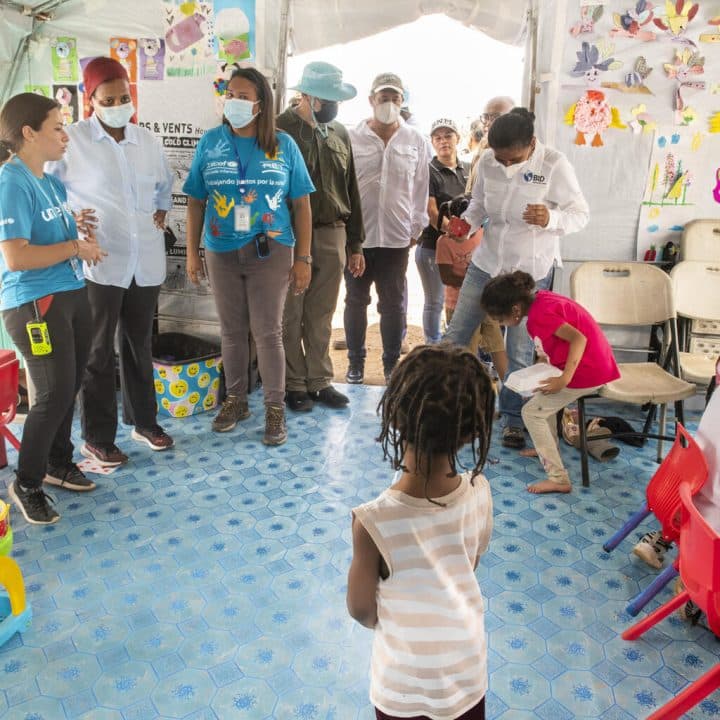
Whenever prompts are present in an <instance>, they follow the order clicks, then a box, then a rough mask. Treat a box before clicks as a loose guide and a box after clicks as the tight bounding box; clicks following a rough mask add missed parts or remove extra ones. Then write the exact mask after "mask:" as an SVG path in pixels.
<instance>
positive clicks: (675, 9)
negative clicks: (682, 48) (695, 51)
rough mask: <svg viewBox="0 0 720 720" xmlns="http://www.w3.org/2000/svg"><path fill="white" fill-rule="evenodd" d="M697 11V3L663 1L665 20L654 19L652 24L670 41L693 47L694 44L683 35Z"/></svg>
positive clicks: (684, 0)
mask: <svg viewBox="0 0 720 720" xmlns="http://www.w3.org/2000/svg"><path fill="white" fill-rule="evenodd" d="M699 9H700V5H699V3H696V2H693V1H692V0H675V2H672V0H665V18H664V19H662V18H659V17H656V18H655V19H654V20H653V22H654V23H655V25H656V26H657V27H659V28H660V29H661V30H662V31H663V32H664V33H665V34H666V35H668V36H669V37H670V39H671V40H672V41H674V42H681V43H684V44H686V45H692V46H693V47H695V43H694V42H693V41H692V40H691V39H690V38H689V37H687V35H686V34H685V33H686V31H687V27H688V25H689V24H690V22H691V21H692V19H693V18H694V17H695V16H696V15H697V12H698V10H699Z"/></svg>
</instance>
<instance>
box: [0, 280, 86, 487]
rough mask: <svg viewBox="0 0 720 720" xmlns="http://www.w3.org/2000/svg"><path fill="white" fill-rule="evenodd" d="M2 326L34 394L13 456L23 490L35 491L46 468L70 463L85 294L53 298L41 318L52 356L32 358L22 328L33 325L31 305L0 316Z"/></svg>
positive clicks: (82, 364)
mask: <svg viewBox="0 0 720 720" xmlns="http://www.w3.org/2000/svg"><path fill="white" fill-rule="evenodd" d="M2 316H3V321H4V322H5V328H6V329H7V331H8V334H9V335H10V337H11V338H12V339H13V342H14V343H15V345H16V346H17V348H18V350H20V352H21V353H22V356H23V358H24V360H25V368H26V370H27V373H28V374H29V376H30V379H31V381H32V384H33V386H34V388H35V402H34V403H33V406H32V407H31V408H30V411H29V412H28V415H27V419H26V420H25V426H24V428H23V436H22V443H21V445H20V452H19V454H18V478H19V480H20V482H21V484H22V485H23V486H24V487H27V488H33V487H40V485H41V484H42V481H43V478H44V477H45V473H46V471H47V467H48V465H51V466H52V467H54V468H64V467H65V466H67V465H68V463H70V462H72V457H73V449H74V448H73V444H72V442H71V441H70V431H71V429H72V420H73V411H74V409H75V395H76V394H77V391H78V389H79V388H80V382H81V380H82V374H83V371H84V370H85V364H86V362H87V358H88V351H89V350H90V307H89V305H88V299H87V291H86V289H85V288H82V289H80V290H68V291H66V292H60V293H56V294H55V295H54V296H53V299H52V303H51V305H50V307H49V309H48V310H47V312H46V313H45V316H44V318H43V319H44V320H45V322H46V323H47V326H48V331H49V334H50V343H51V345H52V352H51V353H50V354H49V355H33V354H32V352H31V351H30V340H29V338H28V334H27V330H26V325H27V323H28V322H31V321H34V320H35V310H34V308H33V304H32V303H25V304H24V305H21V306H20V307H17V308H12V309H11V310H3V312H2Z"/></svg>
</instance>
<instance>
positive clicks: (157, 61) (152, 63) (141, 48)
mask: <svg viewBox="0 0 720 720" xmlns="http://www.w3.org/2000/svg"><path fill="white" fill-rule="evenodd" d="M138 56H139V59H140V63H139V64H140V70H139V72H140V79H141V80H162V79H163V78H164V76H165V41H164V40H161V39H160V38H140V39H139V40H138Z"/></svg>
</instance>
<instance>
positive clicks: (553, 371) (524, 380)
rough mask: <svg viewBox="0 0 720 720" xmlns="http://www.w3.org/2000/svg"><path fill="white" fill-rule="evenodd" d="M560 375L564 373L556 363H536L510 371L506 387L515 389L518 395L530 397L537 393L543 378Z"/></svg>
mask: <svg viewBox="0 0 720 720" xmlns="http://www.w3.org/2000/svg"><path fill="white" fill-rule="evenodd" d="M558 375H562V370H559V369H558V368H556V367H555V366H554V365H550V364H549V363H535V365H530V366H529V367H526V368H522V369H521V370H516V371H515V372H512V373H510V374H509V375H508V376H507V380H505V387H506V388H508V389H509V390H514V391H515V392H516V393H518V395H522V396H523V397H530V396H531V395H534V394H535V391H536V390H537V387H538V385H539V384H540V382H541V381H542V380H547V379H548V378H551V377H558Z"/></svg>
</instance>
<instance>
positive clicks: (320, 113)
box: [314, 100, 338, 123]
mask: <svg viewBox="0 0 720 720" xmlns="http://www.w3.org/2000/svg"><path fill="white" fill-rule="evenodd" d="M320 102H321V103H322V105H321V106H320V109H319V110H315V111H314V113H315V122H319V123H329V122H330V121H331V120H334V119H335V118H336V117H337V114H338V103H337V102H335V101H334V100H321V101H320Z"/></svg>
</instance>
